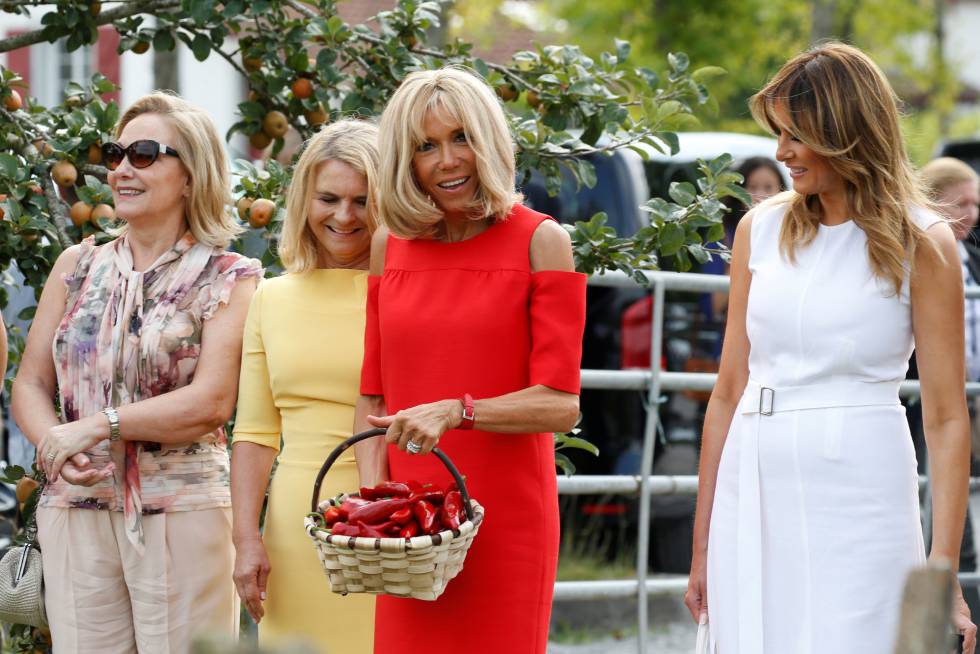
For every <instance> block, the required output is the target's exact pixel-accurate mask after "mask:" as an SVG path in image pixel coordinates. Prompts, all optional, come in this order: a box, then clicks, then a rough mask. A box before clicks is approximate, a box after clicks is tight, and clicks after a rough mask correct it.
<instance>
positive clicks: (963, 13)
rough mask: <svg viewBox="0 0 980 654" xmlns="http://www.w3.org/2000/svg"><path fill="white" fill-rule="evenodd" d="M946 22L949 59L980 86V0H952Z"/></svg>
mask: <svg viewBox="0 0 980 654" xmlns="http://www.w3.org/2000/svg"><path fill="white" fill-rule="evenodd" d="M943 23H944V24H945V28H946V58H947V60H948V61H949V63H950V65H951V66H953V67H954V70H956V71H957V73H958V77H959V79H960V80H961V81H962V82H964V83H965V84H968V85H969V86H972V87H973V88H975V89H980V39H978V38H977V35H978V34H980V2H977V1H976V0H972V1H963V0H961V1H956V0H951V1H949V2H948V4H947V7H946V16H945V19H944V20H943Z"/></svg>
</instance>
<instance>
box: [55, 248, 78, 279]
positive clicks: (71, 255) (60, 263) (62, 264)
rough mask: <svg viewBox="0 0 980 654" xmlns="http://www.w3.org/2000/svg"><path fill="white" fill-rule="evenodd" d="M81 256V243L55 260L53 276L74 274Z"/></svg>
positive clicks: (63, 252)
mask: <svg viewBox="0 0 980 654" xmlns="http://www.w3.org/2000/svg"><path fill="white" fill-rule="evenodd" d="M81 256H82V245H81V244H80V243H79V244H76V245H72V246H71V247H69V248H67V249H66V250H63V251H62V253H61V254H59V255H58V258H57V260H55V262H54V266H52V267H51V274H52V275H53V274H54V273H56V272H57V273H59V274H60V273H70V272H72V271H73V270H75V268H76V267H77V266H78V259H79V258H80V257H81Z"/></svg>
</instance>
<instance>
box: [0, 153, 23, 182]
mask: <svg viewBox="0 0 980 654" xmlns="http://www.w3.org/2000/svg"><path fill="white" fill-rule="evenodd" d="M18 168H20V162H19V161H18V160H17V157H15V156H14V155H12V154H7V153H6V152H0V172H2V173H3V176H4V177H7V178H9V179H15V178H16V177H17V169H18Z"/></svg>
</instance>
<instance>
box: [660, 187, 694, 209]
mask: <svg viewBox="0 0 980 654" xmlns="http://www.w3.org/2000/svg"><path fill="white" fill-rule="evenodd" d="M696 193H697V192H696V191H695V190H694V185H693V184H691V183H690V182H672V183H671V185H670V189H669V190H668V191H667V194H668V195H670V199H671V200H673V201H674V202H676V203H677V204H679V205H681V206H683V207H686V206H688V205H689V204H691V203H692V202H694V197H695V195H696Z"/></svg>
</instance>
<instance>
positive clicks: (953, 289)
mask: <svg viewBox="0 0 980 654" xmlns="http://www.w3.org/2000/svg"><path fill="white" fill-rule="evenodd" d="M751 107H752V112H753V115H754V116H755V117H756V120H757V121H758V122H759V123H760V124H761V125H763V126H764V127H766V128H767V129H769V130H771V131H772V132H773V133H774V134H775V135H776V137H777V138H778V141H779V145H778V149H777V153H776V156H777V158H778V159H779V160H780V161H781V162H782V163H783V164H785V165H786V166H787V167H789V169H790V174H791V177H792V180H793V191H790V192H788V193H784V194H781V195H779V196H777V197H775V198H773V199H771V200H769V201H767V202H765V203H763V204H761V205H760V206H758V207H756V208H755V209H753V210H752V211H751V212H750V213H749V214H748V215H747V216H746V217H745V218H744V219H743V220H742V221H741V222H740V223H739V225H738V229H737V231H736V235H735V242H734V247H733V259H732V273H731V276H732V283H731V293H730V301H729V313H728V329H727V332H726V334H725V344H724V348H723V352H722V359H721V369H720V372H719V375H718V382H717V384H716V386H715V389H714V392H713V393H712V395H711V400H710V402H709V404H708V412H707V415H706V418H705V423H704V433H703V441H702V451H701V467H700V473H701V474H700V483H699V489H698V508H697V514H696V516H695V527H694V529H695V533H694V554H693V560H692V564H691V577H690V583H689V587H688V591H687V594H686V596H685V602H686V603H687V606H688V608H689V609H690V611H691V613H692V615H693V616H694V618H695V620H702V619H707V618H708V617H709V616H710V620H709V624H710V641H711V646H712V647H713V648H714V649H713V650H712V651H715V652H717V653H718V654H831V653H832V654H891V653H892V652H893V651H894V650H893V648H894V642H895V636H896V631H897V624H898V615H899V605H900V602H901V591H902V587H903V584H904V581H905V577H906V573H907V572H908V571H909V570H910V569H911V568H913V567H914V566H916V565H919V564H922V563H924V562H925V560H926V556H925V552H924V550H923V541H922V533H921V528H920V523H919V508H918V494H917V477H916V466H915V455H914V453H913V450H912V443H911V439H910V437H909V430H908V424H907V422H906V418H905V412H904V410H903V408H902V406H901V405H900V404H899V401H898V387H899V383H900V382H901V381H902V379H904V377H905V370H906V366H907V362H908V359H909V356H910V355H911V353H912V349H913V342H914V343H915V345H916V346H917V352H918V361H919V372H920V375H921V382H922V402H923V409H924V414H923V415H924V422H925V430H926V439H927V443H928V446H929V451H930V452H929V453H930V461H931V466H932V473H933V496H934V505H933V516H934V520H933V536H932V551H931V553H930V557H932V558H936V559H940V558H941V559H945V560H948V561H952V562H953V563H954V565H955V562H956V561H958V560H959V556H958V552H959V545H960V536H961V531H962V528H963V516H964V513H965V511H966V505H967V479H968V475H969V471H968V462H969V447H970V445H969V421H968V417H967V410H966V403H965V399H964V388H963V381H964V368H963V321H962V320H961V318H960V316H961V315H962V313H963V282H962V278H961V275H960V270H959V257H958V255H957V251H956V243H955V240H954V238H953V233H952V231H951V230H950V228H949V226H948V225H946V224H945V222H943V221H942V220H940V219H939V218H938V217H937V216H936V215H935V214H933V213H931V212H930V211H928V210H927V209H925V207H926V206H928V201H927V200H926V199H925V197H924V195H923V194H922V192H921V191H920V189H919V184H918V182H917V179H916V175H915V173H914V171H913V169H912V167H911V164H910V163H909V161H908V157H907V155H906V152H905V147H904V144H903V142H902V135H901V131H900V129H899V122H898V111H897V108H896V102H895V97H894V93H893V91H892V89H891V87H890V86H889V84H888V81H887V80H886V79H885V77H884V75H883V74H882V73H881V71H880V70H879V69H878V67H877V66H876V65H875V64H874V63H873V62H872V61H871V60H870V59H869V58H868V57H867V56H866V55H864V54H863V53H862V52H861V51H859V50H857V49H855V48H852V47H850V46H846V45H842V44H827V45H823V46H820V47H818V48H815V49H813V50H810V51H808V52H806V53H803V54H801V55H799V56H797V57H795V58H794V59H792V60H791V61H789V62H788V63H787V64H786V65H785V66H783V68H782V69H781V70H780V71H779V73H777V75H776V76H775V77H774V78H773V79H772V81H770V82H769V84H768V85H766V87H765V88H763V89H762V90H761V91H760V92H759V93H758V94H757V95H756V96H754V97H753V98H752V101H751ZM909 271H911V272H909ZM954 602H955V604H954V607H955V608H954V615H953V619H954V623H955V626H956V628H957V629H958V630H959V632H960V633H962V634H964V635H965V646H964V649H963V651H964V652H970V653H972V652H973V651H974V647H975V641H976V627H975V626H974V625H973V624H972V623H971V622H970V614H969V609H967V607H966V605H965V603H964V602H963V599H962V594H961V592H960V589H959V587H958V586H957V587H956V592H955V597H954Z"/></svg>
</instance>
